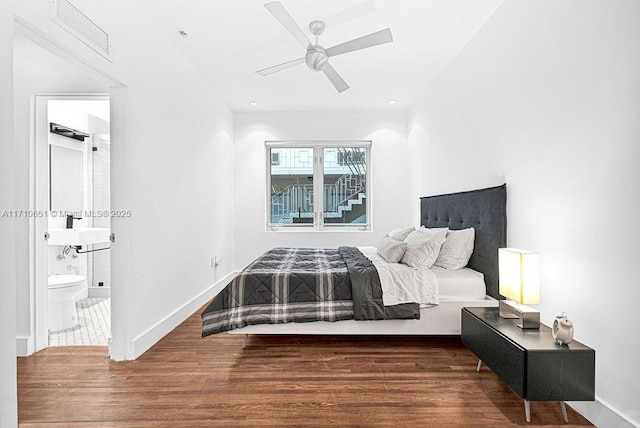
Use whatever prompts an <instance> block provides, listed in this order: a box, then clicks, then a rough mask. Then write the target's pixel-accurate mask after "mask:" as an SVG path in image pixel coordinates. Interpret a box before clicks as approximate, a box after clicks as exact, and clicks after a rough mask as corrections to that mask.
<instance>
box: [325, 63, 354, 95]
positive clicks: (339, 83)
mask: <svg viewBox="0 0 640 428" xmlns="http://www.w3.org/2000/svg"><path fill="white" fill-rule="evenodd" d="M322 71H323V72H324V74H325V76H327V77H328V78H329V80H330V81H331V84H333V86H334V87H335V88H336V90H337V91H338V92H344V91H346V90H347V89H349V85H347V82H345V81H344V79H343V78H342V77H340V75H339V74H338V72H337V71H336V69H335V68H333V66H332V65H331V64H327V66H326V67H325V69H324V70H322Z"/></svg>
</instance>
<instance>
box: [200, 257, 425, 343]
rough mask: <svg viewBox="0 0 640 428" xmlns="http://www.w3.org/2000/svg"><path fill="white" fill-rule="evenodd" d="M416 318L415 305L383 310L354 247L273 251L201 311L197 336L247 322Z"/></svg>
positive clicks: (375, 281)
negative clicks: (199, 330) (199, 333)
mask: <svg viewBox="0 0 640 428" xmlns="http://www.w3.org/2000/svg"><path fill="white" fill-rule="evenodd" d="M391 318H401V319H419V318H420V310H419V306H418V304H404V305H397V306H392V307H385V306H384V305H383V304H382V289H381V287H380V278H379V277H378V273H377V271H376V269H375V267H374V266H373V264H372V263H371V261H370V260H369V259H368V258H366V257H365V256H364V255H363V254H362V253H361V252H360V251H359V250H358V249H357V248H354V247H340V248H339V249H337V250H336V249H321V248H275V249H273V250H270V251H268V252H266V253H265V254H263V255H262V256H260V257H259V258H258V259H256V260H255V261H254V262H253V263H251V264H250V265H249V266H248V267H247V268H246V269H245V270H243V271H242V272H241V273H240V274H238V276H237V277H236V278H235V279H234V280H233V281H231V283H229V285H227V286H226V287H225V288H224V289H223V290H222V291H221V292H220V294H218V295H217V296H216V297H215V298H214V299H213V300H212V301H211V303H210V304H209V306H208V307H207V308H206V309H205V310H204V312H203V313H202V336H203V337H205V336H209V335H211V334H215V333H219V332H223V331H229V330H233V329H236V328H242V327H245V326H247V325H253V324H280V323H287V322H311V321H329V322H335V321H341V320H347V319H356V320H382V319H391Z"/></svg>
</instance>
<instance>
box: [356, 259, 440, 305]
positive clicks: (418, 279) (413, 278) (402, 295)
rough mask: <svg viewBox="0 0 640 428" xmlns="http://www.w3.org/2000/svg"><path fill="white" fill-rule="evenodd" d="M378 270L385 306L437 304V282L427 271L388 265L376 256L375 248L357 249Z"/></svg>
mask: <svg viewBox="0 0 640 428" xmlns="http://www.w3.org/2000/svg"><path fill="white" fill-rule="evenodd" d="M357 248H358V249H359V250H360V251H361V252H362V254H364V255H365V256H366V257H367V258H368V259H369V260H371V263H373V265H374V266H375V267H376V269H377V270H378V276H379V277H380V286H381V287H382V302H383V303H384V305H385V306H394V305H399V304H401V303H419V304H420V305H421V307H422V306H431V305H437V304H438V282H437V281H436V276H435V275H434V274H433V272H431V271H430V270H429V269H414V268H412V267H409V266H407V265H404V264H402V263H388V262H387V261H385V259H383V258H382V257H380V255H378V253H377V252H376V247H357Z"/></svg>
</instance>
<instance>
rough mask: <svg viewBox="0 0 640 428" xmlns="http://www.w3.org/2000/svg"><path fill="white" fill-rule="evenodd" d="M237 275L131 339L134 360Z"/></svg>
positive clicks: (223, 279)
mask: <svg viewBox="0 0 640 428" xmlns="http://www.w3.org/2000/svg"><path fill="white" fill-rule="evenodd" d="M237 274H238V272H231V273H230V274H228V275H227V276H225V277H224V278H222V279H221V280H219V281H218V282H216V283H215V284H214V285H212V286H211V287H209V288H208V289H206V290H205V291H203V292H202V293H200V294H199V295H198V296H196V297H195V298H193V299H192V300H191V301H189V302H187V303H186V304H184V305H183V306H182V307H180V308H178V309H177V310H175V311H174V312H173V313H171V314H170V315H168V316H167V317H166V318H164V319H163V320H162V321H160V322H158V323H157V324H155V325H154V326H153V327H151V328H150V329H148V330H147V331H145V332H144V333H142V334H141V335H139V336H138V337H136V338H135V339H133V355H134V358H138V357H139V356H140V355H142V354H144V353H145V352H146V351H147V350H148V349H149V348H151V347H152V346H153V345H155V344H156V343H157V342H158V341H159V340H160V339H162V338H163V337H164V336H166V335H167V334H168V333H170V332H171V331H172V330H173V329H174V328H176V327H177V326H179V325H180V324H182V323H183V322H184V320H186V319H187V318H189V317H190V316H191V315H193V313H194V312H195V311H196V310H198V308H200V307H201V306H202V305H204V304H205V303H207V302H208V301H209V300H211V299H213V297H214V296H215V295H216V294H218V293H219V292H220V291H221V290H222V289H223V288H224V287H225V286H226V285H227V284H228V283H229V282H231V280H232V279H233V278H234V277H235V276H236V275H237Z"/></svg>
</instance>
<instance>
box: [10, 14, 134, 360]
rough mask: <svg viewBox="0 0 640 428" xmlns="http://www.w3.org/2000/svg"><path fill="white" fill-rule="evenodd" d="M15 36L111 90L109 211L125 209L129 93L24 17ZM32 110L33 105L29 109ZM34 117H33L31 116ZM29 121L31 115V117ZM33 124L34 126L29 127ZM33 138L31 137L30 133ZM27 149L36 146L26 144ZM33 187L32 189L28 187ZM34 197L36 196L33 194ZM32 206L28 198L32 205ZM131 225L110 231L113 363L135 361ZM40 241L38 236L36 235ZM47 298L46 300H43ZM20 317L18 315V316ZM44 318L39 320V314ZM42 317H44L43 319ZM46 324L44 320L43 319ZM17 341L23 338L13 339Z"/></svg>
mask: <svg viewBox="0 0 640 428" xmlns="http://www.w3.org/2000/svg"><path fill="white" fill-rule="evenodd" d="M14 35H20V36H23V37H25V38H27V39H29V40H30V41H32V42H33V43H35V44H37V45H38V46H40V47H41V48H43V49H45V50H46V51H48V52H49V53H51V54H53V55H55V56H57V57H58V58H60V59H62V60H64V61H66V62H68V63H70V64H73V65H75V66H78V67H79V68H81V69H83V70H84V71H85V72H86V73H87V74H88V75H89V76H91V77H93V78H95V79H96V80H98V81H100V82H102V83H104V84H105V85H106V86H107V87H108V88H109V93H108V95H109V101H110V116H111V204H112V205H111V206H112V207H115V208H118V207H126V206H128V205H129V201H130V200H131V199H130V194H129V192H128V190H127V183H128V180H129V178H130V177H129V175H130V171H131V169H130V168H129V162H128V160H127V159H128V156H127V152H128V150H129V149H128V147H127V144H126V141H127V134H128V130H127V120H126V118H127V111H128V110H127V105H128V94H129V89H128V87H127V85H126V84H125V83H123V82H122V81H120V80H119V79H117V78H116V77H115V76H113V75H112V74H111V73H110V72H109V71H108V70H107V69H106V68H105V67H103V66H106V65H107V64H102V63H100V64H94V63H92V62H90V61H88V60H86V59H85V58H83V57H82V56H81V55H79V54H76V53H75V52H73V51H72V50H71V49H70V48H68V47H67V46H65V45H63V44H61V43H59V42H57V41H56V40H55V38H52V37H48V35H47V34H46V33H44V32H43V31H41V30H40V29H38V28H37V27H35V26H33V25H32V24H30V23H29V22H28V21H26V20H24V19H23V18H21V17H19V16H17V15H14ZM33 108H35V106H33ZM32 113H33V112H32ZM32 117H33V114H32ZM33 125H34V124H33V123H32V126H33ZM31 138H34V134H33V130H32V132H31ZM30 144H34V142H32V141H30ZM32 165H33V164H32ZM30 187H31V186H30ZM33 196H34V197H35V195H33ZM33 201H34V199H33V198H32V195H30V204H31V203H32V202H33ZM34 208H35V207H34V206H30V209H34ZM130 227H131V226H130V224H129V222H124V221H114V220H113V219H112V220H111V232H112V233H114V234H115V235H116V236H117V237H118V238H119V239H117V240H116V242H114V243H112V244H111V290H110V291H111V319H112V322H111V337H112V340H111V342H110V343H109V356H110V357H111V358H112V359H114V360H125V359H134V358H135V355H134V353H133V333H132V330H133V326H132V322H130V318H132V317H133V311H132V310H127V308H128V302H130V301H131V297H130V296H131V294H132V293H131V290H130V287H128V286H127V282H128V281H129V280H130V278H131V266H130V264H129V263H127V260H128V259H129V258H128V255H129V243H128V242H127V240H126V239H123V237H126V236H129V233H128V232H129V230H130ZM32 233H33V234H35V233H36V231H35V228H34V229H33V230H32V229H31V227H30V228H29V258H30V260H29V262H30V263H29V265H30V267H29V270H30V271H29V282H30V284H29V287H30V290H31V294H30V295H31V297H30V308H29V310H30V311H31V313H30V314H29V317H30V321H29V322H30V337H29V338H27V340H26V342H27V345H28V346H27V348H28V349H26V350H27V354H30V353H32V352H35V351H36V350H38V349H37V347H36V344H35V340H31V339H35V336H36V328H37V325H36V323H35V318H36V313H37V312H36V311H35V307H34V305H35V296H34V294H33V292H34V288H35V283H34V280H35V273H34V272H32V269H31V266H34V265H33V264H32V262H33V260H32V254H35V253H34V252H35V245H33V244H34V240H33V238H34V237H35V236H32ZM40 236H42V235H40ZM45 298H46V296H45ZM18 315H20V314H18ZM40 316H42V315H40ZM44 316H46V314H45V315H44ZM45 319H46V318H45ZM16 339H17V340H20V339H23V338H16ZM47 341H48V333H47Z"/></svg>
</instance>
